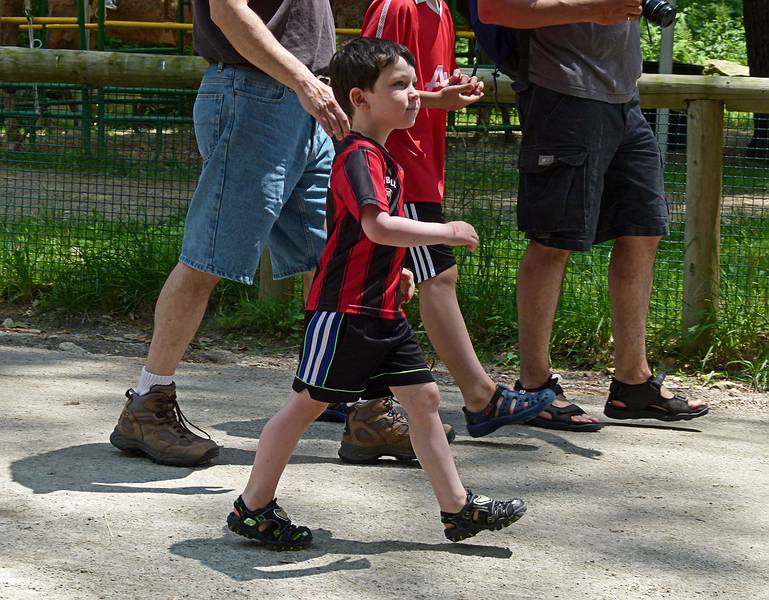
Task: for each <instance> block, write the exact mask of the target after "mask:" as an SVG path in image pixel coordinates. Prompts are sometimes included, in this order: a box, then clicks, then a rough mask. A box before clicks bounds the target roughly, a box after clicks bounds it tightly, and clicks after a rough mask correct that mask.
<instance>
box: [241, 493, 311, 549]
mask: <svg viewBox="0 0 769 600" xmlns="http://www.w3.org/2000/svg"><path fill="white" fill-rule="evenodd" d="M265 524H266V527H262V526H263V525H265ZM227 527H228V528H229V529H230V531H232V532H234V533H237V534H238V535H242V536H243V537H246V538H248V539H250V540H256V541H258V542H261V543H262V545H263V546H265V547H266V548H268V549H270V550H302V549H304V548H307V546H309V545H310V544H312V532H311V531H310V530H309V529H308V528H307V527H298V526H297V525H294V524H293V523H292V522H291V519H289V518H288V515H287V514H286V512H285V511H284V510H283V509H282V508H281V507H280V506H278V503H277V502H276V501H275V500H274V499H273V500H272V501H271V502H270V503H269V504H268V505H267V506H265V507H264V508H258V509H256V510H249V509H248V508H247V507H246V504H245V502H243V498H242V497H240V496H238V499H237V500H235V510H233V511H232V512H231V513H230V514H229V515H228V516H227Z"/></svg>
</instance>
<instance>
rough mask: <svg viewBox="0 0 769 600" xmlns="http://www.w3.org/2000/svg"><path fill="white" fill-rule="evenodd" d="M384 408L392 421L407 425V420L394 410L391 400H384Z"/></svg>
mask: <svg viewBox="0 0 769 600" xmlns="http://www.w3.org/2000/svg"><path fill="white" fill-rule="evenodd" d="M384 403H385V406H386V407H387V414H388V415H389V416H391V417H392V419H393V421H394V422H395V423H402V424H404V425H408V423H409V422H408V419H406V417H404V416H403V415H402V414H401V412H400V411H399V410H398V409H397V408H395V403H394V402H393V399H392V398H385V399H384Z"/></svg>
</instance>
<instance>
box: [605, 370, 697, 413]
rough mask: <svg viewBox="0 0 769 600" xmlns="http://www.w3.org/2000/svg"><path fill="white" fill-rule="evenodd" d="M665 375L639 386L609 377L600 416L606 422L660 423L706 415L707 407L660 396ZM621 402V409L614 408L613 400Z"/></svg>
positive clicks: (681, 399) (648, 380) (675, 396)
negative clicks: (606, 420)
mask: <svg viewBox="0 0 769 600" xmlns="http://www.w3.org/2000/svg"><path fill="white" fill-rule="evenodd" d="M664 380H665V374H664V373H660V374H659V375H658V376H657V377H649V379H647V380H646V381H644V382H643V383H638V384H635V385H631V384H628V383H622V382H621V381H619V380H617V379H614V378H612V380H611V385H610V386H609V399H608V400H607V401H606V406H604V409H603V414H605V415H606V416H607V417H609V418H610V419H659V420H660V421H688V420H690V419H696V418H697V417H702V416H705V415H706V414H708V411H709V410H710V409H709V408H708V406H707V404H705V405H703V406H701V407H700V408H691V407H690V406H689V403H688V402H687V401H686V398H684V397H683V396H679V395H678V394H675V395H674V396H673V397H672V398H663V397H662V391H661V390H662V382H663V381H664ZM614 400H616V401H617V402H622V403H623V404H624V405H625V408H621V407H619V406H615V405H614V404H613V401H614Z"/></svg>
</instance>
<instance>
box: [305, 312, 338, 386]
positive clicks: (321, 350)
mask: <svg viewBox="0 0 769 600" xmlns="http://www.w3.org/2000/svg"><path fill="white" fill-rule="evenodd" d="M336 314H337V313H333V312H326V311H320V312H318V313H316V317H317V318H315V319H313V320H312V321H313V323H314V325H315V327H314V331H313V332H312V339H311V341H310V347H309V348H308V349H306V350H305V352H304V354H305V355H306V356H307V358H308V360H307V364H305V367H304V370H303V371H302V372H301V373H299V378H300V379H301V380H302V381H304V382H305V383H309V384H310V385H315V384H316V383H317V382H316V379H317V378H318V374H319V372H320V368H321V365H322V363H323V355H324V354H325V353H326V347H327V346H328V338H329V334H330V332H331V330H332V329H333V327H334V325H335V323H336V321H337V319H334V316H335V315H336Z"/></svg>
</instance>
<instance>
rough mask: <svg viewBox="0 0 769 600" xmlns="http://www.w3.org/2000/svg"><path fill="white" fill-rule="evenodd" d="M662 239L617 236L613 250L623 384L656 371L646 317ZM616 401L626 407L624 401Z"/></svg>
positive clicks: (612, 292)
mask: <svg viewBox="0 0 769 600" xmlns="http://www.w3.org/2000/svg"><path fill="white" fill-rule="evenodd" d="M660 239H661V238H659V237H643V236H625V237H621V238H617V240H616V241H615V242H614V248H613V249H612V253H611V262H610V263H609V296H610V297H611V305H612V322H613V328H614V329H613V332H614V368H615V376H616V378H617V379H618V380H619V381H621V382H623V383H628V384H638V383H643V382H644V381H646V380H647V379H648V378H649V377H650V376H651V374H652V372H651V369H650V368H649V363H648V361H647V359H646V318H647V316H648V313H649V300H650V299H651V291H652V282H653V280H654V261H655V258H656V255H657V247H658V245H659V241H660ZM661 393H662V397H663V398H672V397H673V395H674V394H673V392H671V391H670V390H669V389H667V388H666V387H664V386H663V387H662V390H661ZM612 402H613V403H614V404H615V405H616V406H618V407H620V408H622V407H624V403H622V402H619V401H617V400H613V401H612ZM689 406H690V407H691V408H692V409H699V408H701V407H702V406H703V403H702V402H696V401H694V400H690V401H689Z"/></svg>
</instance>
